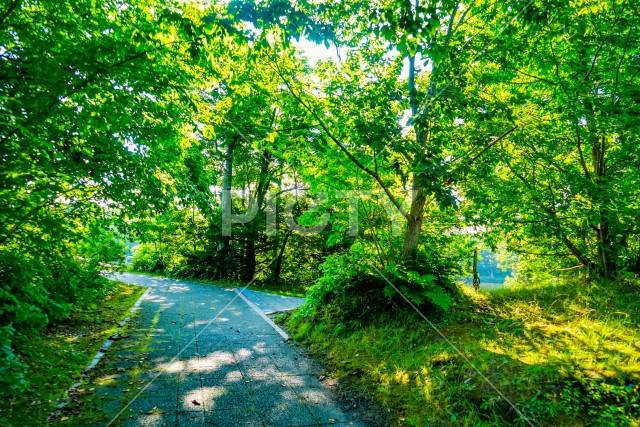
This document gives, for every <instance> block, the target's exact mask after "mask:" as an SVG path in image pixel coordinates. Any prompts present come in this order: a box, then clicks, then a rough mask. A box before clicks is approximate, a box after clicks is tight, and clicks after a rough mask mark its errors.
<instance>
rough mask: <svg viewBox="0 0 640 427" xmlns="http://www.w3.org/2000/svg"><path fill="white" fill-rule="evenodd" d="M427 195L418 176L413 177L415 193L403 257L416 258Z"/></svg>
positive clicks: (412, 199) (405, 236)
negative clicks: (419, 182)
mask: <svg viewBox="0 0 640 427" xmlns="http://www.w3.org/2000/svg"><path fill="white" fill-rule="evenodd" d="M426 201H427V196H426V194H425V192H424V190H423V189H422V188H421V187H420V186H419V185H418V183H417V177H416V176H415V175H414V177H413V195H412V198H411V209H410V210H409V217H408V218H407V231H406V233H405V235H404V244H403V246H402V257H403V258H409V259H414V260H415V257H416V253H417V250H418V243H419V241H420V231H421V230H422V218H423V216H424V205H425V203H426Z"/></svg>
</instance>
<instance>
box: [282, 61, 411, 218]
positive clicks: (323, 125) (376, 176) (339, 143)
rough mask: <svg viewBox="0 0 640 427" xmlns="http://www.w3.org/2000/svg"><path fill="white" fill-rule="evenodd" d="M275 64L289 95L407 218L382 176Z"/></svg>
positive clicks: (407, 215)
mask: <svg viewBox="0 0 640 427" xmlns="http://www.w3.org/2000/svg"><path fill="white" fill-rule="evenodd" d="M275 66H276V70H277V72H278V74H279V75H280V78H282V80H283V81H284V82H285V85H286V86H287V89H288V90H289V93H291V95H292V96H293V97H294V98H295V99H296V100H297V101H298V102H299V103H300V105H302V106H303V107H304V108H305V109H306V110H307V111H308V112H309V113H311V115H312V116H313V117H314V118H315V119H316V120H317V121H318V123H319V124H320V127H321V128H322V130H323V131H324V132H325V134H326V135H327V136H328V137H329V139H331V140H332V141H333V142H334V143H335V144H336V145H337V146H338V148H339V149H340V151H342V152H343V153H344V154H345V155H346V156H347V157H348V158H349V160H351V161H352V162H353V163H354V164H355V165H356V166H357V167H358V168H359V169H360V170H362V171H364V172H365V173H367V174H368V175H370V176H371V177H373V179H375V180H376V181H377V182H378V184H379V185H380V187H381V188H382V190H383V191H384V192H385V194H386V195H387V197H389V200H391V203H393V205H394V206H395V207H396V209H398V211H399V212H400V213H401V214H402V215H403V216H404V217H405V218H407V219H408V218H409V214H408V213H407V211H406V210H404V209H403V208H402V205H401V204H400V202H399V201H398V199H396V197H395V196H394V195H393V194H392V193H391V190H389V188H388V187H387V185H386V184H385V183H384V181H382V178H381V177H380V175H379V174H378V173H376V172H375V171H373V170H371V169H369V168H368V167H366V166H365V165H363V164H362V163H361V162H360V161H359V160H358V159H357V158H356V157H355V156H354V155H353V154H351V152H350V151H349V150H348V149H347V147H346V146H345V145H344V144H343V143H342V141H340V140H339V139H338V138H337V137H336V136H335V135H334V134H333V132H331V130H330V129H329V127H328V126H327V124H326V123H325V122H324V120H323V119H322V118H321V117H320V115H319V114H318V113H317V112H316V111H315V110H314V109H313V108H311V107H310V106H309V105H308V104H307V103H306V102H305V101H304V100H303V99H302V97H301V96H300V95H299V94H297V93H296V92H295V91H294V90H293V88H292V87H291V83H290V82H289V80H288V79H287V78H285V76H284V75H283V74H282V70H280V67H279V66H278V64H277V62H276V63H275Z"/></svg>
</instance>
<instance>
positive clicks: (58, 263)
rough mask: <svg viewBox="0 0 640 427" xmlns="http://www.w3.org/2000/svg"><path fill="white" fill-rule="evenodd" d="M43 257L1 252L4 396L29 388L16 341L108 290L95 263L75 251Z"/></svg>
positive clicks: (0, 327)
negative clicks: (16, 347)
mask: <svg viewBox="0 0 640 427" xmlns="http://www.w3.org/2000/svg"><path fill="white" fill-rule="evenodd" d="M37 255H38V256H37V257H36V256H27V255H26V254H18V253H16V252H13V251H8V250H0V346H1V347H0V390H3V391H4V392H5V393H13V392H18V391H20V390H23V389H24V388H25V387H26V386H27V382H26V381H25V380H24V373H25V369H26V367H25V366H24V365H23V364H22V363H20V357H19V350H18V349H15V348H14V346H13V341H14V338H15V337H16V336H17V335H25V336H29V335H31V334H37V333H40V332H41V331H42V330H43V329H44V328H45V327H47V325H49V324H51V323H55V322H59V321H61V320H64V319H67V318H68V317H69V315H70V313H71V310H73V309H83V308H84V307H86V306H87V305H88V304H90V303H92V302H94V301H96V300H97V299H99V298H100V297H102V296H104V294H105V292H106V290H107V285H108V281H107V279H105V278H104V277H102V276H101V274H100V271H99V270H98V269H97V268H96V263H95V262H94V261H89V260H85V259H83V258H80V257H78V256H76V255H75V254H74V252H73V251H70V250H60V251H59V252H57V253H56V252H54V253H51V254H43V253H40V254H37Z"/></svg>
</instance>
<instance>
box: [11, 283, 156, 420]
mask: <svg viewBox="0 0 640 427" xmlns="http://www.w3.org/2000/svg"><path fill="white" fill-rule="evenodd" d="M143 292H144V288H142V287H139V286H133V285H128V284H124V283H119V282H111V283H110V285H109V289H108V290H107V291H105V293H104V295H103V297H102V298H101V300H100V302H97V301H94V302H92V303H91V304H90V305H88V306H87V307H85V308H82V309H80V308H78V309H75V310H74V311H72V312H71V313H70V315H69V317H68V318H67V319H65V320H63V321H60V322H59V323H56V324H53V325H50V326H49V327H47V328H46V329H45V330H44V331H43V332H42V333H40V334H29V335H26V336H20V337H18V338H17V339H16V341H15V344H14V345H15V346H16V347H17V348H18V349H19V350H18V351H17V354H16V357H18V358H19V360H20V362H21V364H22V365H23V366H24V367H25V372H26V373H25V375H24V376H23V377H22V378H21V381H23V382H24V385H23V386H22V390H21V392H20V393H12V390H11V389H9V388H3V389H2V394H0V425H9V426H30V425H46V423H47V421H46V420H47V417H48V416H49V415H51V414H52V413H53V412H54V411H55V409H56V407H57V405H58V404H59V403H60V401H61V399H62V398H64V397H65V396H66V392H67V390H69V388H70V387H71V386H72V385H73V384H74V383H76V382H77V381H78V380H79V379H80V376H81V373H82V370H83V369H85V368H86V367H87V366H88V365H89V362H90V361H91V360H92V359H93V357H94V356H95V355H96V352H97V351H98V349H99V348H100V346H101V345H102V344H103V343H104V341H105V340H106V339H107V338H109V337H110V336H111V335H113V334H114V333H115V332H116V330H117V329H118V327H119V323H120V321H121V320H122V319H123V318H124V317H125V316H126V315H127V314H128V313H129V310H130V309H131V307H132V306H133V304H134V303H135V302H136V301H137V300H138V298H139V297H140V296H141V295H142V293H143Z"/></svg>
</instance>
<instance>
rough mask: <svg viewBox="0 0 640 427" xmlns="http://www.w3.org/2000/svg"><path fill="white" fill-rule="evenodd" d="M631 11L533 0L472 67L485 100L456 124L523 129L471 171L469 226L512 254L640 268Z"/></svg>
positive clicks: (619, 5) (606, 271)
mask: <svg viewBox="0 0 640 427" xmlns="http://www.w3.org/2000/svg"><path fill="white" fill-rule="evenodd" d="M629 8H630V4H629V3H627V2H613V3H607V4H598V5H595V4H593V3H592V2H578V3H575V4H572V5H571V6H567V5H564V6H563V7H562V8H557V7H553V6H552V5H551V3H549V2H540V3H536V4H533V5H532V6H531V7H530V8H529V9H528V10H527V11H526V12H525V13H524V14H523V16H522V18H521V19H520V20H518V21H517V22H515V23H514V24H513V26H512V28H511V29H510V30H508V31H505V32H504V34H502V35H501V36H500V40H499V42H496V43H495V44H494V47H493V48H491V49H490V50H489V51H488V52H487V55H486V56H485V57H484V58H483V60H482V61H481V62H480V63H479V64H478V67H477V68H476V70H474V71H472V72H471V73H472V74H473V78H474V79H476V80H477V81H478V82H479V84H480V85H481V87H482V91H483V93H482V95H481V97H480V99H483V104H482V105H477V106H478V107H479V108H480V113H477V114H476V115H475V117H473V116H469V119H468V120H467V121H466V122H465V124H464V125H461V126H460V129H461V130H462V129H466V130H464V131H462V133H461V135H462V134H464V135H469V134H472V133H476V132H486V129H491V128H494V127H495V126H504V125H505V122H506V123H514V122H516V123H518V124H519V125H520V127H521V130H519V131H518V132H517V133H514V134H513V135H512V137H511V138H510V140H509V141H501V142H500V143H499V144H497V145H496V146H495V147H494V148H493V149H492V152H491V153H488V154H487V158H486V159H485V160H486V162H485V165H484V166H483V167H480V168H478V169H477V170H475V171H470V172H471V175H472V176H473V179H472V180H470V182H469V185H468V186H467V189H466V195H467V197H469V198H470V199H473V200H474V202H475V203H474V204H473V208H472V209H473V212H474V214H475V215H478V216H479V217H480V218H481V219H479V220H478V221H474V222H478V223H480V224H483V225H485V226H489V227H491V228H494V229H499V230H502V231H504V232H506V233H507V236H508V239H509V241H510V243H511V245H510V246H511V248H512V249H514V250H516V251H517V252H523V253H527V252H528V253H530V254H536V253H538V254H541V255H545V256H548V255H556V258H559V259H560V260H561V261H562V260H565V262H561V263H560V265H559V266H558V268H563V267H564V268H568V267H573V266H574V265H575V264H570V263H569V262H567V261H568V260H574V261H573V262H574V263H575V261H577V262H578V263H579V264H578V265H580V266H583V267H585V268H586V269H588V270H589V271H591V272H592V273H594V274H597V275H602V276H606V277H611V276H613V275H614V274H616V272H618V271H621V270H628V271H635V272H637V271H640V270H639V269H638V268H639V267H640V262H639V255H640V242H639V240H638V233H639V230H638V226H637V223H638V220H637V219H638V214H639V210H638V208H639V206H638V204H637V201H636V195H635V193H636V189H637V188H638V185H639V178H640V176H639V175H638V170H640V169H639V166H640V151H639V149H638V147H639V145H638V135H639V133H638V129H639V126H640V122H639V121H638V112H639V110H638V106H639V104H638V101H637V100H638V90H637V87H638V82H639V78H640V77H639V74H640V62H639V61H638V45H639V42H640V40H639V38H638V37H639V36H640V32H639V31H638V22H637V21H638V19H637V17H635V16H634V15H633V13H631V10H630V9H629ZM505 46H508V49H506V48H505ZM463 138H464V136H463Z"/></svg>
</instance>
